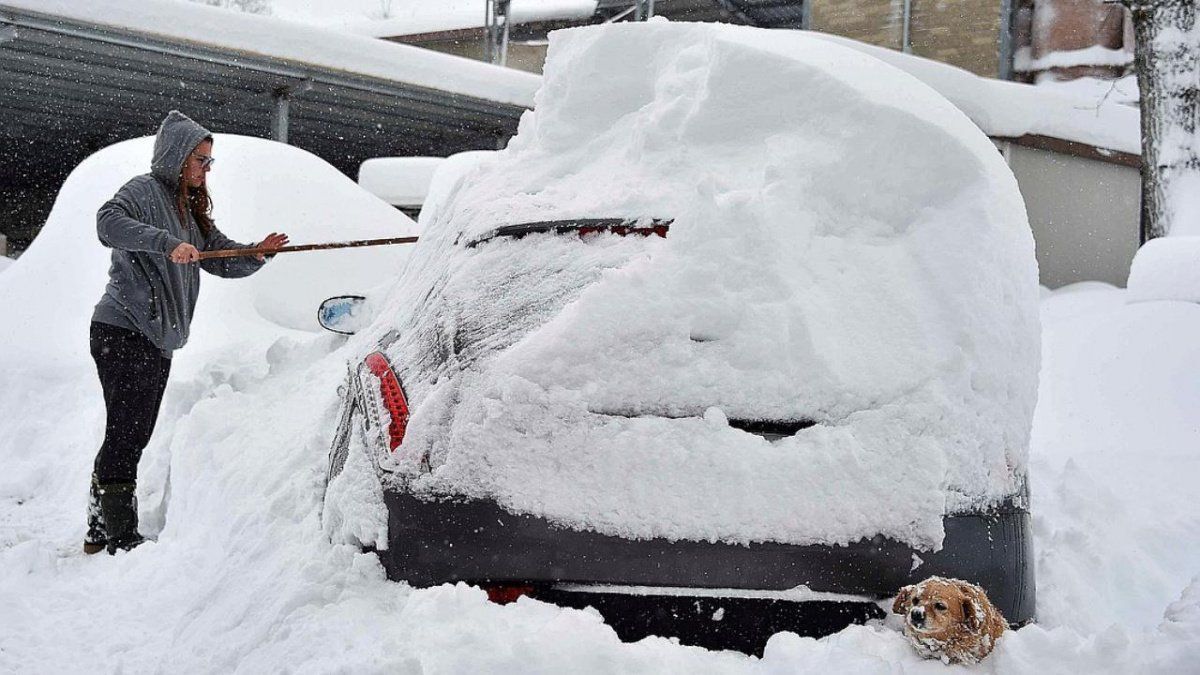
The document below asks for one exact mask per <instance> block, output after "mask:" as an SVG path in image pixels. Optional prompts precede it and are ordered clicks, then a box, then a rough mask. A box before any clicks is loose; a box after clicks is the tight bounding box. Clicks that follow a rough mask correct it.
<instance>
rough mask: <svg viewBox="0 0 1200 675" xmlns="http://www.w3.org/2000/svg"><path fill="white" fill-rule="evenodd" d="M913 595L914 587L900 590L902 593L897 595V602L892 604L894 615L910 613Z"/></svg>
mask: <svg viewBox="0 0 1200 675" xmlns="http://www.w3.org/2000/svg"><path fill="white" fill-rule="evenodd" d="M912 593H913V587H912V586H905V587H904V588H901V589H900V593H899V594H898V595H896V599H895V601H893V602H892V614H904V613H905V612H907V611H908V601H909V599H910V598H912Z"/></svg>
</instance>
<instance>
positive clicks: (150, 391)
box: [83, 110, 288, 554]
mask: <svg viewBox="0 0 1200 675" xmlns="http://www.w3.org/2000/svg"><path fill="white" fill-rule="evenodd" d="M212 141H213V139H212V134H211V133H210V132H209V131H208V130H207V129H205V128H204V127H202V126H200V125H199V124H197V123H195V122H193V121H192V120H191V119H188V117H187V116H185V115H183V114H182V113H180V112H178V111H175V110H172V111H171V112H170V114H168V115H167V117H166V119H164V120H163V122H162V125H161V126H160V127H159V129H158V137H157V138H156V139H155V141H154V157H153V160H152V161H151V165H150V173H148V174H144V175H141V176H138V177H136V178H134V179H132V180H130V181H129V182H128V183H126V184H125V185H124V186H123V187H122V188H121V189H120V190H118V191H117V194H116V195H115V196H114V197H113V198H112V199H111V200H109V201H108V202H107V203H105V204H104V206H101V207H100V211H99V212H98V213H97V214H96V232H97V234H98V235H99V237H100V242H101V243H102V244H104V245H105V246H107V247H109V248H111V249H113V252H112V267H111V268H109V271H108V275H109V279H108V287H107V288H105V290H104V296H103V297H101V298H100V302H99V303H97V304H96V311H95V312H94V313H93V314H92V325H91V351H92V358H93V359H94V360H95V361H96V371H97V372H98V373H99V375H100V384H101V386H102V388H103V389H104V405H105V408H106V410H107V421H106V425H105V430H104V444H103V445H101V446H100V451H99V453H97V454H96V462H95V466H94V473H93V474H92V489H91V495H90V499H89V501H88V531H87V535H86V537H85V539H84V544H83V550H84V552H86V553H89V554H90V553H99V552H100V551H101V550H104V549H107V550H108V552H109V553H110V554H113V553H116V551H117V550H118V549H122V550H129V549H131V548H133V547H134V546H137V545H138V544H140V543H142V541H143V540H142V538H141V536H140V535H139V534H138V521H137V500H136V498H135V497H134V488H135V485H136V482H137V465H138V460H139V459H140V458H141V455H142V450H143V449H144V448H145V447H146V444H147V443H149V442H150V434H151V432H152V431H153V430H154V422H155V419H156V418H157V417H158V409H159V405H160V404H161V403H162V395H163V390H164V389H165V388H166V386H167V374H168V373H169V372H170V370H171V353H172V352H173V351H174V350H176V349H178V348H180V347H182V346H183V345H184V343H186V342H187V338H188V328H189V326H190V324H191V321H192V313H193V311H194V310H195V308H196V297H197V295H198V293H199V291H200V273H199V270H198V269H197V267H199V268H202V269H203V270H204V271H205V272H208V273H210V274H216V275H218V276H222V277H244V276H247V275H249V274H253V273H254V272H257V271H258V270H259V268H261V267H262V266H263V264H264V262H265V258H264V256H263V255H257V256H253V257H251V256H245V257H238V258H220V259H214V260H205V261H202V262H199V265H197V264H195V263H197V262H198V261H199V256H200V251H216V250H221V249H230V248H248V247H247V246H246V245H243V244H239V243H237V242H234V241H231V240H229V239H228V238H227V237H226V236H225V235H223V234H221V232H220V231H219V230H218V229H217V228H216V226H215V225H213V221H212V201H211V199H210V198H209V195H208V190H207V189H206V187H205V182H206V177H207V174H208V171H209V168H210V167H211V166H212V163H213V157H212ZM287 242H288V238H287V235H284V234H277V233H274V232H272V233H271V234H270V235H268V236H267V238H266V239H264V240H262V242H260V243H259V244H257V245H256V246H257V247H258V248H263V249H267V250H272V251H273V250H276V249H278V248H279V247H281V246H283V245H285V244H286V243H287Z"/></svg>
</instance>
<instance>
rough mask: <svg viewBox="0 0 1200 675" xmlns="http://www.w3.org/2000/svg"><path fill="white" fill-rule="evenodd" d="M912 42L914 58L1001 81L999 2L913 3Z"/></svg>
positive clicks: (942, 0)
mask: <svg viewBox="0 0 1200 675" xmlns="http://www.w3.org/2000/svg"><path fill="white" fill-rule="evenodd" d="M818 1H819V0H818ZM911 42H912V53H913V54H916V55H918V56H924V57H926V58H930V59H934V60H935V61H941V62H943V63H949V64H951V65H955V66H958V67H959V68H965V69H966V70H969V71H971V72H973V73H975V74H976V75H983V76H984V77H998V76H999V74H1000V2H999V0H913V3H912V38H911Z"/></svg>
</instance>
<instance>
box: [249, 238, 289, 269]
mask: <svg viewBox="0 0 1200 675" xmlns="http://www.w3.org/2000/svg"><path fill="white" fill-rule="evenodd" d="M287 243H288V236H287V235H286V234H281V233H278V232H272V233H271V234H268V235H267V238H266V239H263V240H262V241H260V242H258V245H257V246H255V247H254V248H262V249H267V251H266V252H265V253H260V254H258V255H256V256H254V257H255V258H258V261H259V262H263V261H264V260H266V256H269V255H271V254H272V252H273V251H277V250H279V248H280V247H283V246H287Z"/></svg>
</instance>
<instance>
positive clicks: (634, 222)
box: [467, 218, 674, 248]
mask: <svg viewBox="0 0 1200 675" xmlns="http://www.w3.org/2000/svg"><path fill="white" fill-rule="evenodd" d="M672 222H674V219H672V218H667V219H659V218H652V219H650V220H649V222H647V220H646V219H645V218H641V219H636V218H634V219H630V218H575V219H571V220H544V221H541V222H536V223H520V224H517V225H504V226H501V227H497V228H496V229H494V230H491V231H490V232H487V233H486V234H484V235H482V236H480V237H479V238H477V239H474V240H472V241H470V242H469V243H468V244H467V248H475V247H476V246H478V245H479V244H482V243H484V242H487V241H491V240H492V239H496V238H498V237H504V238H507V239H520V238H521V237H524V236H526V235H529V234H541V233H546V232H551V233H554V234H571V233H574V234H577V235H579V236H580V237H584V236H587V235H589V234H598V233H611V234H615V235H618V236H621V237H625V236H628V235H635V236H642V237H649V236H651V235H655V236H659V237H665V236H667V232H668V231H669V230H670V229H671V223H672Z"/></svg>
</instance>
